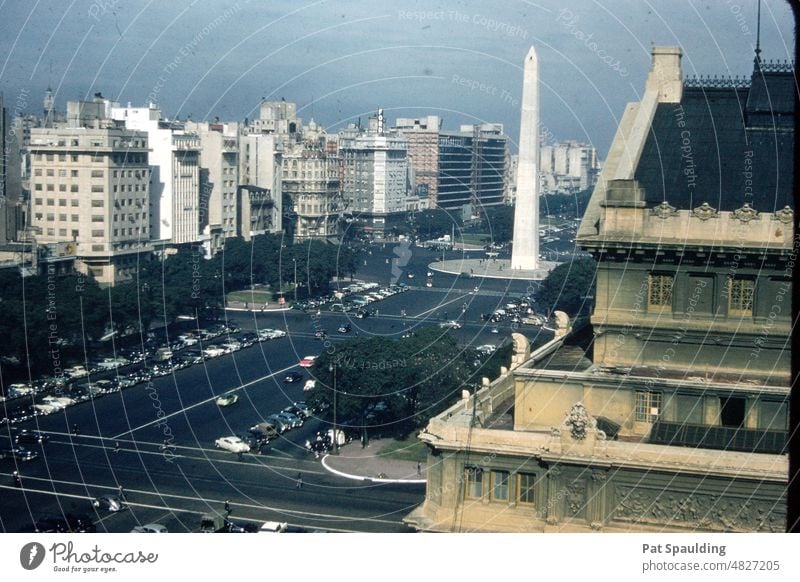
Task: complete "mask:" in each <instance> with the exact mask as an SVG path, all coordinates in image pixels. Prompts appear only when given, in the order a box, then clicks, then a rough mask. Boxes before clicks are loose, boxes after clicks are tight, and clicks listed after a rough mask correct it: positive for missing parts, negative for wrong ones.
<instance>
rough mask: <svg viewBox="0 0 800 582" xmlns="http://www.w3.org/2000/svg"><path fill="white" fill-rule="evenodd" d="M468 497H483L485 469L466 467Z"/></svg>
mask: <svg viewBox="0 0 800 582" xmlns="http://www.w3.org/2000/svg"><path fill="white" fill-rule="evenodd" d="M466 481H467V497H469V498H472V499H480V498H482V497H483V469H481V468H479V467H467V468H466Z"/></svg>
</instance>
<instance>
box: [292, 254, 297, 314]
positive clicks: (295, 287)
mask: <svg viewBox="0 0 800 582" xmlns="http://www.w3.org/2000/svg"><path fill="white" fill-rule="evenodd" d="M292 262H293V263H294V301H295V303H297V259H292Z"/></svg>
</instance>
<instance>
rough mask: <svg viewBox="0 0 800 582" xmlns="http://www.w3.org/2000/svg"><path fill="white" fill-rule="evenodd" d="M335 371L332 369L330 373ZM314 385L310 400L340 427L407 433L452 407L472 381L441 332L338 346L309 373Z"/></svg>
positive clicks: (432, 330)
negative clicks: (334, 405) (372, 428)
mask: <svg viewBox="0 0 800 582" xmlns="http://www.w3.org/2000/svg"><path fill="white" fill-rule="evenodd" d="M331 368H332V369H333V370H332V369H331ZM312 372H313V375H314V377H315V378H317V385H316V387H315V388H314V390H313V392H312V393H311V395H310V397H309V400H310V401H311V403H312V405H315V406H321V407H322V408H327V409H328V411H329V415H330V416H332V413H333V411H332V409H331V407H332V406H333V400H334V398H333V379H334V374H335V376H336V415H337V417H338V419H339V421H340V423H341V424H343V425H350V426H354V425H355V426H362V425H366V426H367V427H382V428H381V429H380V430H381V431H382V432H385V431H386V428H387V427H389V430H391V431H393V432H395V433H397V434H398V435H405V434H408V433H409V432H411V431H413V430H414V429H417V428H420V427H422V426H425V425H426V424H427V423H428V420H429V419H430V418H431V417H432V416H435V415H436V414H439V413H440V412H441V411H442V410H444V409H445V408H447V407H448V406H450V405H451V404H452V403H453V401H454V400H455V399H456V398H458V396H459V395H460V392H461V390H462V389H463V388H464V386H465V385H467V383H468V382H469V380H470V373H471V369H470V365H469V364H468V362H467V359H466V358H465V356H464V350H462V349H461V348H460V347H459V346H458V344H457V343H456V342H455V340H454V339H453V338H452V336H451V335H450V334H449V333H448V332H446V331H443V330H441V329H439V328H425V329H421V330H419V331H418V332H416V334H415V335H414V336H412V337H408V338H403V339H396V340H394V339H389V338H385V337H375V338H370V339H358V340H350V341H347V342H344V343H343V344H337V345H336V351H335V352H333V353H324V354H323V355H322V356H320V357H319V358H318V359H317V360H316V362H315V363H314V368H313V370H312Z"/></svg>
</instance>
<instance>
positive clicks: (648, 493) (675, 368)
mask: <svg viewBox="0 0 800 582" xmlns="http://www.w3.org/2000/svg"><path fill="white" fill-rule="evenodd" d="M680 59H681V52H680V50H679V49H677V48H672V47H654V48H653V63H652V68H651V71H650V75H649V77H648V80H647V83H646V87H645V92H644V95H643V98H642V100H641V101H640V102H638V103H632V104H629V105H628V107H627V108H626V111H625V113H624V115H623V116H622V119H621V122H620V126H619V128H618V130H617V134H616V136H615V138H614V142H613V143H612V146H611V149H610V151H609V156H608V160H607V163H606V164H604V167H603V171H602V174H601V176H600V179H599V181H598V184H597V186H596V187H595V189H594V191H593V194H592V198H591V200H590V203H589V208H588V209H587V212H586V214H585V216H584V218H583V221H582V223H581V226H580V229H579V231H578V239H577V242H578V243H579V244H580V246H582V247H583V248H584V249H586V250H587V251H588V252H590V253H592V255H593V256H594V257H595V260H596V261H597V286H596V291H595V296H596V297H595V307H594V311H593V313H592V316H591V327H586V328H583V330H582V331H578V330H572V329H571V327H570V323H569V320H568V318H567V317H566V316H565V315H564V314H559V313H557V317H556V322H557V326H556V327H557V329H556V337H555V338H554V339H553V340H552V341H551V342H549V343H548V344H546V345H545V346H543V347H541V348H539V349H538V350H536V351H535V352H533V353H530V348H529V346H528V344H527V340H526V339H525V338H524V337H523V336H521V335H515V336H514V342H515V352H514V356H513V358H512V364H511V369H510V370H508V371H504V372H505V373H504V374H503V375H501V377H500V378H499V379H498V380H497V381H495V382H494V383H492V384H490V385H488V386H485V387H484V388H482V389H481V390H480V391H478V392H477V393H476V394H475V395H469V394H468V395H467V397H466V398H465V399H464V400H463V401H462V402H460V403H458V404H456V405H455V406H453V407H451V408H450V409H449V410H447V411H445V413H443V414H441V415H439V416H438V417H436V418H434V419H433V420H431V422H430V424H429V426H428V427H427V429H426V430H425V431H424V432H423V433H422V434H421V435H420V438H421V439H422V440H423V441H424V442H425V443H426V444H427V445H428V447H429V448H430V454H429V463H428V466H429V478H428V485H427V488H428V493H427V495H426V500H425V502H424V503H423V504H422V505H421V506H420V507H418V508H417V509H416V510H415V511H414V512H412V514H411V515H410V516H408V518H407V519H406V521H407V522H408V523H409V524H410V525H412V526H414V527H415V528H417V529H421V530H426V531H536V532H576V531H577V532H581V531H585V532H590V531H609V532H622V531H625V532H628V531H638V532H672V531H675V532H678V531H700V532H723V531H758V532H780V531H784V529H785V527H786V487H787V483H788V459H787V446H788V444H787V443H788V438H789V433H788V400H789V387H790V366H789V345H788V339H789V335H790V333H791V320H790V307H789V302H790V297H791V293H792V290H791V271H792V268H793V267H792V264H791V263H792V262H793V258H792V257H793V256H794V249H795V247H794V244H793V241H794V227H793V225H794V210H793V201H792V188H791V184H792V174H793V168H792V164H793V129H792V128H793V116H794V109H793V107H794V105H793V103H794V97H793V95H794V92H793V83H794V81H793V78H794V77H793V70H792V67H791V66H790V65H788V64H774V63H770V64H767V63H761V61H760V60H759V59H758V58H757V59H756V62H755V70H754V72H753V75H752V78H751V79H750V80H737V79H729V80H719V79H715V80H686V81H684V79H683V78H682V74H681V66H680ZM721 128H724V129H721ZM776 152H777V154H776ZM700 167H702V168H703V169H704V171H703V172H702V173H701V172H699V171H696V168H700ZM734 167H738V168H739V170H740V171H734V170H733V168H734Z"/></svg>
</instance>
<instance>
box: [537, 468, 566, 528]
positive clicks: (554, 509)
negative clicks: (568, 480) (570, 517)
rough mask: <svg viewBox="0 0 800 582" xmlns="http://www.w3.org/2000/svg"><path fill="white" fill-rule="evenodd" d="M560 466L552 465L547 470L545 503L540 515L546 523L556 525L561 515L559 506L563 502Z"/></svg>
mask: <svg viewBox="0 0 800 582" xmlns="http://www.w3.org/2000/svg"><path fill="white" fill-rule="evenodd" d="M560 476H561V468H560V467H559V466H558V465H553V466H551V467H550V469H549V470H548V471H547V505H545V507H544V510H545V511H544V515H543V516H542V517H544V518H545V520H546V521H547V525H558V522H559V521H560V520H561V517H562V515H561V514H562V510H561V506H562V505H563V503H564V492H563V486H564V485H563V483H562V482H561V478H560Z"/></svg>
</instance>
